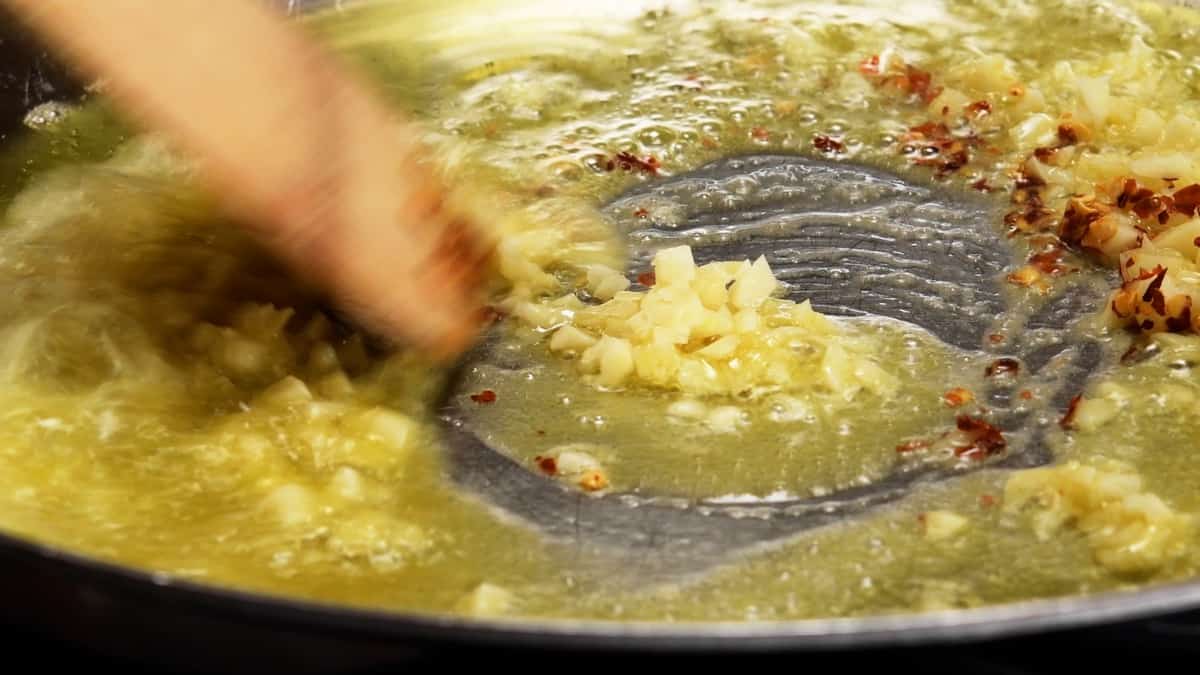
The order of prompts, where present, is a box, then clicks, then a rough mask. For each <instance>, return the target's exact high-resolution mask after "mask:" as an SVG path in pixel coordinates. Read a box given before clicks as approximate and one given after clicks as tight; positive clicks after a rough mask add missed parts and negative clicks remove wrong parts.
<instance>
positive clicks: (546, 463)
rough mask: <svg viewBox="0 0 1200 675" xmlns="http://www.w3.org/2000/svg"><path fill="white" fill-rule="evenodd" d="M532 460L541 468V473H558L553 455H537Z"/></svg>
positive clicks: (550, 474) (548, 474) (551, 474)
mask: <svg viewBox="0 0 1200 675" xmlns="http://www.w3.org/2000/svg"><path fill="white" fill-rule="evenodd" d="M533 461H534V463H535V464H537V466H538V468H539V469H541V470H542V473H544V474H546V475H547V476H553V475H556V474H557V473H558V460H556V459H554V458H553V457H542V456H541V455H538V456H537V457H534V458H533Z"/></svg>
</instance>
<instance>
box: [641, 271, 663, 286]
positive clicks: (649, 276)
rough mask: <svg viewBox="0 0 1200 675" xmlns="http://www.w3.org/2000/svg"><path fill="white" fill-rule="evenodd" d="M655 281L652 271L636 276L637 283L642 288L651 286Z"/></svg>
mask: <svg viewBox="0 0 1200 675" xmlns="http://www.w3.org/2000/svg"><path fill="white" fill-rule="evenodd" d="M657 281H658V279H657V277H655V275H654V272H652V271H651V272H642V273H641V274H639V275H637V282H638V283H639V284H641V285H643V286H653V285H654V284H655V282H657Z"/></svg>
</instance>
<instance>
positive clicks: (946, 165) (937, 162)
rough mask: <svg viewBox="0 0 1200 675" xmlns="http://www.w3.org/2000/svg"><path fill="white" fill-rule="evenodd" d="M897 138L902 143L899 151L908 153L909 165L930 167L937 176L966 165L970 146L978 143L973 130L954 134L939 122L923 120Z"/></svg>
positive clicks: (968, 160) (969, 158)
mask: <svg viewBox="0 0 1200 675" xmlns="http://www.w3.org/2000/svg"><path fill="white" fill-rule="evenodd" d="M900 140H901V141H902V142H903V143H904V144H905V145H903V146H902V147H901V151H902V152H904V153H906V154H907V155H908V156H909V158H910V160H911V161H912V163H913V164H916V165H917V166H928V167H933V168H934V169H936V171H937V175H938V176H939V177H945V176H946V175H948V174H950V173H953V172H954V171H957V170H959V169H961V168H962V167H964V166H966V165H967V164H968V163H969V162H970V161H971V152H970V149H971V148H972V147H975V146H978V145H979V144H980V143H981V140H980V138H979V137H978V136H977V135H976V134H975V132H974V131H971V132H969V133H967V134H965V135H955V134H954V133H953V132H951V131H950V127H948V126H946V124H945V123H942V122H925V123H924V124H918V125H916V126H914V127H910V128H909V130H908V132H907V133H905V134H904V135H903V136H902V137H901V139H900Z"/></svg>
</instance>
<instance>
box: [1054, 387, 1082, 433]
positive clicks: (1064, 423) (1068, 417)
mask: <svg viewBox="0 0 1200 675" xmlns="http://www.w3.org/2000/svg"><path fill="white" fill-rule="evenodd" d="M1082 400H1083V394H1076V395H1075V398H1072V399H1071V402H1070V403H1068V404H1067V413H1066V414H1065V415H1063V416H1062V419H1061V420H1059V421H1058V426H1060V427H1062V428H1064V429H1074V428H1075V413H1076V412H1077V411H1078V410H1079V402H1080V401H1082Z"/></svg>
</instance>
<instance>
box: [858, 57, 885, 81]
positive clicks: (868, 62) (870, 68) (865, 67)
mask: <svg viewBox="0 0 1200 675" xmlns="http://www.w3.org/2000/svg"><path fill="white" fill-rule="evenodd" d="M858 72H860V73H863V74H865V76H876V74H880V55H878V54H874V55H871V56H868V58H865V59H863V60H862V61H859V64H858Z"/></svg>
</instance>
